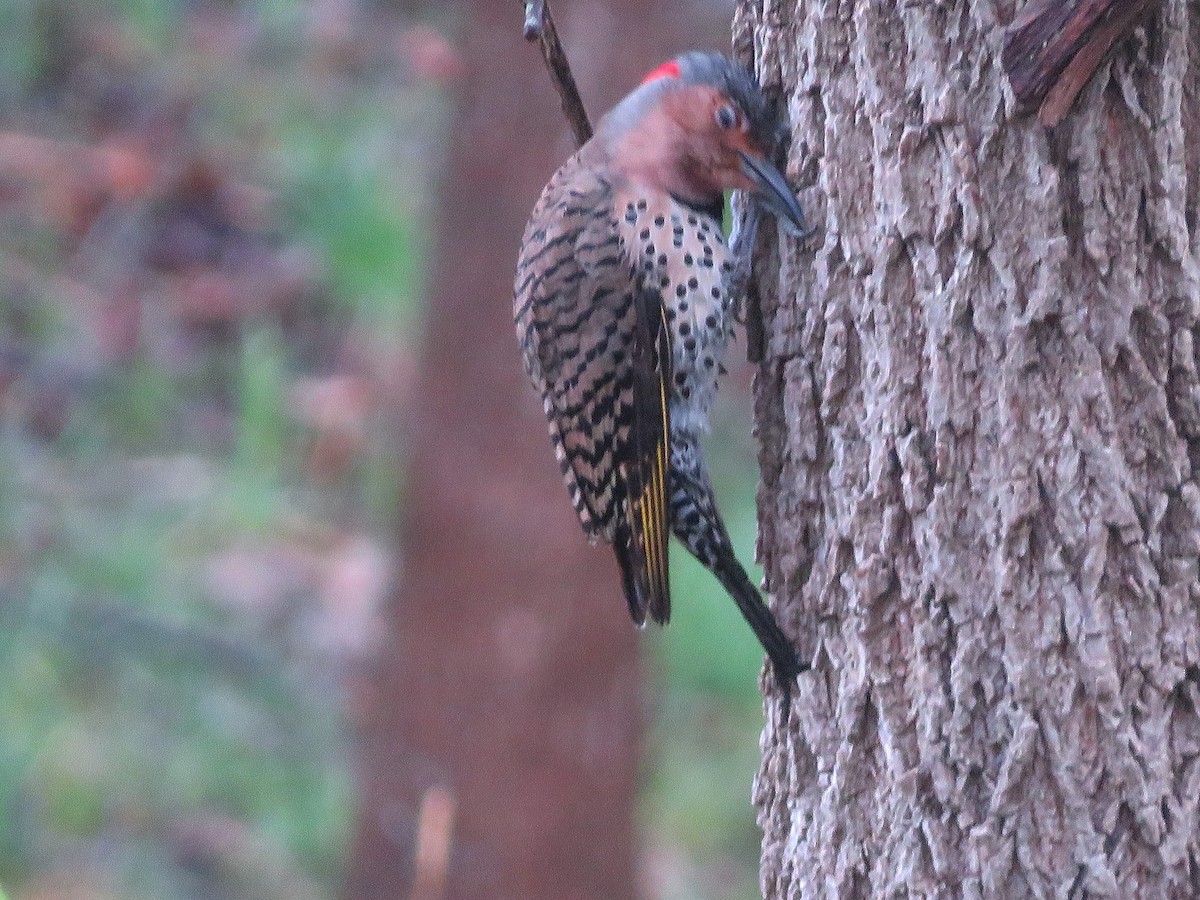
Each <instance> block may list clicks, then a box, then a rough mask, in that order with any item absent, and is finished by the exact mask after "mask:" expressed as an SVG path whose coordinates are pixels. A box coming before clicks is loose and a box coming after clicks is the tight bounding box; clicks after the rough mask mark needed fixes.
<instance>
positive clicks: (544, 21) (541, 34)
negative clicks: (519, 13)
mask: <svg viewBox="0 0 1200 900" xmlns="http://www.w3.org/2000/svg"><path fill="white" fill-rule="evenodd" d="M524 34H525V40H527V41H537V42H538V45H539V46H540V47H541V48H542V58H543V59H544V60H545V61H546V68H547V70H549V72H550V80H551V81H553V82H554V89H555V90H557V91H558V96H559V97H560V98H561V99H562V110H563V115H565V116H566V117H567V121H568V122H569V123H570V125H571V130H572V131H574V132H575V143H576V144H577V145H579V146H580V147H582V146H583V145H584V144H586V143H587V141H588V139H589V138H590V137H591V136H592V123H591V122H590V121H589V120H588V114H587V110H586V109H584V106H583V98H582V97H580V96H579V88H578V87H577V86H576V85H575V76H574V75H572V74H571V64H570V63H569V62H567V54H566V52H565V51H564V50H563V47H562V43H561V42H560V41H559V39H558V29H556V28H555V27H554V16H553V15H551V13H550V4H549V2H548V0H525V27H524Z"/></svg>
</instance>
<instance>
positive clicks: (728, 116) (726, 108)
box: [716, 103, 738, 131]
mask: <svg viewBox="0 0 1200 900" xmlns="http://www.w3.org/2000/svg"><path fill="white" fill-rule="evenodd" d="M716 118H717V126H718V127H720V128H723V129H725V130H726V131H728V130H729V129H730V128H732V127H733V126H734V125H736V124H737V120H738V115H737V110H735V109H734V108H733V107H732V106H730V105H729V104H728V103H726V104H725V105H723V106H718V107H717V113H716Z"/></svg>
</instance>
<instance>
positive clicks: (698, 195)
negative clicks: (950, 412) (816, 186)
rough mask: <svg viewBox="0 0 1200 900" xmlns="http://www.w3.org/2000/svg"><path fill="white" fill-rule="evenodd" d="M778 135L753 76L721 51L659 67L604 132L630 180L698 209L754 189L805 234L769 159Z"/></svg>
mask: <svg viewBox="0 0 1200 900" xmlns="http://www.w3.org/2000/svg"><path fill="white" fill-rule="evenodd" d="M778 133H779V129H778V120H777V118H776V116H775V114H774V110H773V109H772V107H771V105H770V103H768V102H767V99H766V97H764V96H763V93H762V90H761V89H760V88H759V86H758V84H757V83H756V82H755V81H754V78H753V77H752V76H751V75H750V73H749V72H747V71H745V70H744V69H741V68H739V67H738V66H736V65H734V64H733V63H732V62H730V61H729V60H728V59H726V58H725V57H724V56H722V55H721V54H719V53H685V54H684V55H682V56H678V57H676V58H675V59H673V60H671V61H669V62H666V63H664V64H663V65H661V66H659V67H658V68H657V69H655V70H654V71H652V72H651V73H650V74H649V75H647V76H646V78H645V80H644V81H643V82H642V83H641V85H640V86H639V87H637V88H636V89H635V90H634V91H633V92H632V93H630V94H629V95H628V96H627V97H625V99H624V100H622V101H621V102H620V103H619V104H617V106H616V107H615V108H614V109H613V110H612V111H611V112H610V113H609V114H608V115H607V116H605V118H604V121H603V122H602V123H601V126H600V130H599V134H600V135H601V136H602V137H603V138H604V139H606V140H608V141H609V144H610V147H611V149H612V153H613V159H614V162H615V164H616V165H617V167H618V168H619V169H620V170H621V171H623V172H624V173H625V174H626V175H627V176H628V177H630V178H631V179H632V180H634V181H636V182H640V183H642V184H645V185H647V186H648V187H651V188H655V189H659V190H664V191H666V192H668V193H670V194H671V195H672V196H675V197H676V198H678V199H679V200H682V201H684V202H687V203H691V204H693V205H698V206H713V205H720V203H721V200H722V197H723V194H724V192H725V191H727V190H745V191H750V192H751V193H753V194H754V195H755V196H757V197H758V198H759V199H760V200H761V201H762V203H763V205H765V206H766V207H767V208H768V209H770V210H772V211H773V212H774V213H775V214H776V215H777V216H779V218H780V220H781V221H782V222H784V223H785V226H790V228H789V230H791V229H795V231H796V232H797V233H800V234H803V233H805V226H804V213H803V211H802V210H801V208H800V204H799V202H798V201H797V200H796V196H795V194H793V193H792V190H791V188H790V187H788V184H787V182H786V181H785V180H784V178H783V175H781V174H780V172H779V170H778V169H777V168H776V167H775V165H774V164H773V163H772V162H771V160H770V157H771V154H772V152H773V151H774V149H775V147H776V144H777V142H778Z"/></svg>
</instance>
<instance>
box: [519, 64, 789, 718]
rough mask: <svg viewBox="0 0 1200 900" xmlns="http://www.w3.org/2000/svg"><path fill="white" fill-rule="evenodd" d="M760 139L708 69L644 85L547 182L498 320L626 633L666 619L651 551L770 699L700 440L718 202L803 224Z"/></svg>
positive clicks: (753, 119)
mask: <svg viewBox="0 0 1200 900" xmlns="http://www.w3.org/2000/svg"><path fill="white" fill-rule="evenodd" d="M775 131H776V122H775V119H774V116H773V114H772V111H771V109H770V107H769V105H768V103H767V101H766V99H765V98H764V97H763V94H762V92H761V91H760V89H759V87H758V85H757V84H756V83H755V82H754V80H753V78H752V77H751V76H750V75H749V74H748V73H747V72H745V71H743V70H742V69H740V68H738V67H736V66H735V65H733V64H732V63H731V62H730V61H729V60H727V59H726V58H725V57H724V56H722V55H720V54H717V53H688V54H685V55H683V56H679V57H677V58H676V59H674V60H672V61H670V62H668V63H665V64H663V65H662V66H660V67H659V68H657V69H655V70H654V71H653V72H651V73H650V74H649V75H648V76H647V77H646V79H645V81H643V82H642V84H641V85H640V86H639V87H638V88H637V89H635V90H634V91H633V92H632V93H630V94H629V95H628V96H626V97H625V99H624V100H622V101H621V102H620V103H619V104H618V105H617V106H616V107H615V108H614V109H613V110H612V111H611V112H609V113H608V115H607V116H605V117H604V119H603V120H602V121H601V122H600V125H599V127H598V129H597V131H596V134H595V136H594V137H593V138H592V139H591V140H590V141H588V142H587V143H586V144H585V145H584V146H583V147H582V148H581V149H580V150H579V152H577V153H576V154H575V155H574V156H572V157H571V158H570V159H569V160H567V162H566V163H564V164H563V166H562V167H561V168H560V169H559V170H558V171H557V172H556V173H555V174H554V176H553V178H551V180H550V183H549V184H547V185H546V187H545V189H544V190H543V192H542V195H541V198H540V199H539V200H538V203H537V205H536V206H535V207H534V210H533V213H532V215H531V217H530V219H529V224H528V226H527V227H526V230H525V236H524V240H523V241H522V244H521V251H520V258H519V261H518V264H517V272H516V282H515V292H514V293H515V302H514V318H515V320H516V326H517V335H518V338H519V340H520V343H521V349H522V352H523V355H524V361H525V368H526V371H527V372H528V374H529V377H530V379H531V380H532V381H533V384H534V387H535V388H536V389H537V390H538V391H539V392H540V393H541V394H542V397H543V399H544V407H545V411H546V417H547V418H548V419H549V423H550V436H551V440H552V442H553V445H554V450H555V453H556V455H557V457H558V461H559V463H560V465H561V467H562V473H563V478H564V480H565V481H566V485H567V491H568V492H569V494H570V496H571V500H572V502H573V503H574V505H575V511H576V512H577V513H578V514H579V518H580V521H581V522H582V524H583V530H584V532H585V533H586V534H587V535H588V536H589V537H590V538H591V539H593V540H596V539H602V540H604V541H607V542H609V543H611V544H612V547H613V550H614V551H615V553H616V558H617V563H618V566H619V568H620V571H621V580H622V585H623V587H624V591H625V598H626V600H627V601H628V604H629V612H630V614H631V615H632V616H633V620H634V622H636V623H637V624H638V625H642V624H644V623H645V621H646V617H647V616H649V617H650V618H651V619H653V620H654V621H655V622H659V623H666V621H667V619H668V618H669V616H670V612H671V594H670V583H669V578H668V571H667V564H668V563H667V541H668V535H669V534H670V533H671V532H674V534H675V536H676V537H677V538H678V539H679V540H680V541H681V542H682V543H683V544H684V546H686V547H687V549H688V550H689V551H690V552H691V553H692V555H693V556H695V557H696V558H697V559H698V560H700V562H701V563H703V564H704V565H705V566H706V567H707V568H708V569H710V570H711V571H712V572H713V574H714V575H716V577H717V579H718V580H719V581H720V582H721V584H722V585H723V586H724V587H725V589H726V590H727V591H728V592H729V593H730V595H731V596H732V597H733V599H734V602H735V603H737V606H738V609H739V610H740V611H741V613H742V615H743V616H744V617H745V619H746V621H747V622H748V623H749V625H750V627H751V628H752V629H753V630H754V633H755V635H756V636H757V637H758V639H759V641H760V643H761V644H762V646H763V649H764V650H765V651H766V653H767V656H768V657H769V659H770V661H771V666H772V669H773V671H774V675H775V677H776V680H777V681H778V683H779V684H780V686H781V687H782V688H783V690H784V693H785V696H786V695H787V694H788V692H789V690H790V686H791V685H792V683H793V682H794V680H795V677H796V676H797V675H798V674H799V673H801V672H803V671H805V669H806V668H807V666H806V665H804V664H803V663H802V662H801V661H800V659H799V657H798V656H797V654H796V651H795V649H794V648H793V647H792V645H791V642H790V641H789V640H788V639H787V637H786V636H785V635H784V633H783V631H782V630H781V629H780V627H779V625H778V623H777V622H776V621H775V618H774V616H773V615H772V614H771V611H770V610H769V609H768V608H767V606H766V604H765V603H764V602H763V600H762V598H761V597H760V596H759V593H758V590H757V589H756V588H755V586H754V585H753V584H752V583H751V581H750V579H749V577H748V576H747V574H746V571H745V569H743V568H742V566H741V564H740V563H739V562H738V561H737V559H736V557H735V556H734V553H733V547H732V545H731V543H730V540H729V535H728V533H727V532H726V529H725V525H724V523H723V521H722V520H721V516H720V513H719V512H718V511H717V505H716V500H715V498H714V496H713V491H712V487H711V485H710V483H709V476H708V472H707V469H706V468H705V464H704V458H703V456H702V454H701V451H700V445H699V437H700V435H701V433H702V432H704V431H705V430H706V429H707V425H708V413H709V407H710V406H711V404H712V400H713V395H714V393H715V391H716V388H717V377H718V374H719V373H721V372H722V371H723V369H722V365H721V359H722V355H723V353H724V351H725V348H726V345H727V344H728V342H729V340H730V337H731V336H732V331H733V314H732V309H733V301H734V299H735V298H734V297H733V296H731V294H732V290H731V281H732V279H731V276H732V274H733V273H734V270H735V267H736V266H737V265H738V260H736V259H735V257H734V254H733V253H732V252H731V251H730V250H729V248H728V245H727V243H726V240H725V236H724V234H723V232H722V226H721V219H722V212H723V206H724V192H725V191H727V190H747V191H751V192H752V193H753V194H754V195H755V196H756V197H757V198H758V199H759V200H761V201H762V203H763V205H764V206H766V207H767V208H768V209H770V210H771V211H773V212H775V213H776V215H777V216H779V217H780V220H781V222H783V223H784V224H785V226H790V227H792V228H794V229H796V230H801V231H802V230H803V227H804V217H803V213H802V212H801V209H800V205H799V203H798V202H797V201H796V198H795V195H794V194H793V193H792V191H791V189H790V188H789V187H788V186H787V183H786V182H785V181H784V179H783V176H782V175H780V174H779V172H778V170H777V169H776V168H775V167H774V166H773V165H772V164H771V163H770V162H769V161H768V158H767V154H769V153H770V152H771V150H772V148H773V146H774V144H775Z"/></svg>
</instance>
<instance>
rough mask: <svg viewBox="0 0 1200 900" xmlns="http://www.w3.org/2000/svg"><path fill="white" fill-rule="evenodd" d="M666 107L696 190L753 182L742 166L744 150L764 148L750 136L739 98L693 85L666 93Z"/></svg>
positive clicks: (712, 191)
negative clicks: (675, 129)
mask: <svg viewBox="0 0 1200 900" xmlns="http://www.w3.org/2000/svg"><path fill="white" fill-rule="evenodd" d="M663 111H664V112H665V113H666V114H667V115H668V116H670V118H671V119H673V120H674V121H675V123H676V124H677V125H678V126H679V129H680V131H681V132H682V135H681V142H682V146H681V147H679V148H678V149H679V151H680V152H679V156H678V159H679V161H680V165H681V167H682V168H683V174H684V176H685V177H686V178H687V180H688V181H689V182H691V183H692V184H693V185H694V186H695V188H696V190H697V192H698V193H701V194H705V195H710V196H711V195H719V194H721V193H723V192H724V191H728V190H750V189H752V188H753V187H754V184H753V182H751V180H750V179H749V178H747V177H746V175H745V173H744V171H743V168H744V167H743V165H742V154H746V155H749V156H753V157H758V158H762V157H763V149H762V148H761V147H759V146H757V145H756V144H755V143H754V140H753V139H752V138H751V136H750V124H749V122H747V121H746V117H745V115H744V114H743V113H742V111H741V109H740V108H739V107H738V105H737V104H736V103H734V102H733V101H732V100H730V99H729V98H728V97H726V96H725V95H724V94H723V93H721V91H719V90H717V89H716V88H713V87H709V86H707V85H695V86H689V87H687V88H685V89H684V90H680V91H672V92H671V93H669V94H667V95H666V96H665V97H664V99H663Z"/></svg>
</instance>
